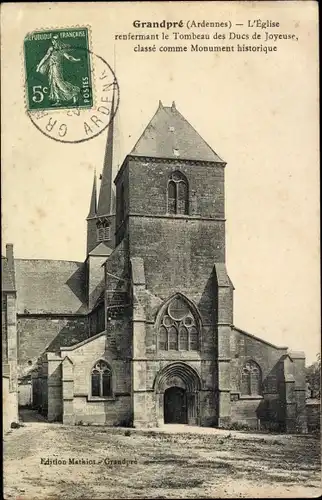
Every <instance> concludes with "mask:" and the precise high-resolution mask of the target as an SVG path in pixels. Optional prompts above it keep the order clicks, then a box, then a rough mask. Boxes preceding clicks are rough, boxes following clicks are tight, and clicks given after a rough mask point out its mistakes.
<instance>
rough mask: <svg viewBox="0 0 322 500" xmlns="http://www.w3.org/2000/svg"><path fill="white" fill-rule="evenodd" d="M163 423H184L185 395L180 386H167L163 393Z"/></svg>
mask: <svg viewBox="0 0 322 500" xmlns="http://www.w3.org/2000/svg"><path fill="white" fill-rule="evenodd" d="M164 423H165V424H186V423H188V415H187V395H186V391H185V390H184V389H181V388H180V387H169V389H167V390H166V391H165V393H164Z"/></svg>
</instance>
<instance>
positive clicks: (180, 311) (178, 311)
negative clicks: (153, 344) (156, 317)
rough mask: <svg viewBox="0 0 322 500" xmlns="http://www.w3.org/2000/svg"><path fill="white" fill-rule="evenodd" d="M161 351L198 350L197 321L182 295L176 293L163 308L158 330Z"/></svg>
mask: <svg viewBox="0 0 322 500" xmlns="http://www.w3.org/2000/svg"><path fill="white" fill-rule="evenodd" d="M158 347H159V349H160V350H161V351H167V350H170V351H188V350H192V351H196V350H199V322H198V318H197V317H196V314H195V312H194V311H193V310H192V308H191V307H190V304H189V303H188V302H187V301H186V300H185V299H184V297H182V296H180V295H177V296H175V297H174V298H173V299H172V300H171V302H170V303H169V304H168V305H167V307H166V308H165V309H164V311H163V314H162V317H161V319H160V324H159V330H158Z"/></svg>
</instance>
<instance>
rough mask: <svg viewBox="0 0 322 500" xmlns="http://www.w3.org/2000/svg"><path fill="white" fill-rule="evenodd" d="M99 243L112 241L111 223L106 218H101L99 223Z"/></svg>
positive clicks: (97, 228)
mask: <svg viewBox="0 0 322 500" xmlns="http://www.w3.org/2000/svg"><path fill="white" fill-rule="evenodd" d="M96 230H97V241H109V240H110V239H111V227H110V222H109V220H108V219H106V218H101V219H99V220H98V222H97V226H96Z"/></svg>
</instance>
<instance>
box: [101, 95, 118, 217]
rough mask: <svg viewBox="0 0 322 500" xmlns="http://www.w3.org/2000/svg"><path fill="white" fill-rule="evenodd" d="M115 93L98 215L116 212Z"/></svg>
mask: <svg viewBox="0 0 322 500" xmlns="http://www.w3.org/2000/svg"><path fill="white" fill-rule="evenodd" d="M114 113H115V91H114V92H113V97H112V109H111V116H112V117H113V118H112V119H111V121H110V124H109V127H108V133H107V142H106V148H105V157H104V165H103V172H102V176H101V180H102V182H101V187H100V193H99V199H98V207H97V215H111V214H114V212H115V195H114V191H113V188H112V185H113V140H114Z"/></svg>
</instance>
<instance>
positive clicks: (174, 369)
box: [154, 361, 201, 425]
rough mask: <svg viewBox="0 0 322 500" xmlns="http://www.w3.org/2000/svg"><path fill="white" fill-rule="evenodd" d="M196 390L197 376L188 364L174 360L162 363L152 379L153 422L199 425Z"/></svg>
mask: <svg viewBox="0 0 322 500" xmlns="http://www.w3.org/2000/svg"><path fill="white" fill-rule="evenodd" d="M200 389H201V381H200V377H199V375H198V373H197V371H196V370H195V369H194V368H192V367H191V366H189V364H187V363H183V362H178V361H176V362H174V363H170V364H168V365H166V366H164V367H163V368H162V370H160V371H159V373H158V374H157V376H156V378H155V381H154V390H155V397H156V419H157V425H163V424H164V423H185V424H189V425H196V424H199V392H200Z"/></svg>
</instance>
